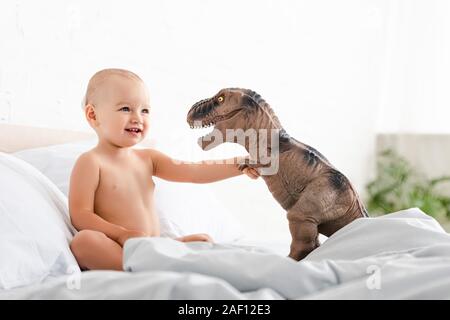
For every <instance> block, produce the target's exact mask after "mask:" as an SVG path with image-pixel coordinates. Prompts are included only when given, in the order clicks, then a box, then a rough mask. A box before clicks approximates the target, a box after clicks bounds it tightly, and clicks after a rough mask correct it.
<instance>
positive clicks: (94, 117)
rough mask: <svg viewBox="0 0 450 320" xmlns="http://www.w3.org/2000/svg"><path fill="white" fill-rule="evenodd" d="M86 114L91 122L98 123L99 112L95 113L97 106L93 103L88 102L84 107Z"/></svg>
mask: <svg viewBox="0 0 450 320" xmlns="http://www.w3.org/2000/svg"><path fill="white" fill-rule="evenodd" d="M84 114H85V116H86V120H87V121H88V122H89V123H90V124H91V125H95V124H97V114H96V113H95V107H94V106H93V105H92V104H90V103H89V104H87V105H86V107H85V108H84Z"/></svg>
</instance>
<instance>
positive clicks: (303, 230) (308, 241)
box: [289, 220, 320, 261]
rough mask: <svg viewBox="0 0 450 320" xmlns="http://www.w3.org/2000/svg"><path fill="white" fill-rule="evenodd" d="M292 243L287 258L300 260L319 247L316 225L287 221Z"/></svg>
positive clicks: (309, 222)
mask: <svg viewBox="0 0 450 320" xmlns="http://www.w3.org/2000/svg"><path fill="white" fill-rule="evenodd" d="M289 230H290V231H291V236H292V242H291V250H290V253H289V257H291V258H292V259H294V260H297V261H299V260H301V259H303V258H304V257H306V256H307V255H308V254H309V253H310V252H311V251H313V250H314V249H316V248H317V247H318V246H319V245H320V242H319V232H318V230H317V223H315V222H312V221H308V220H289Z"/></svg>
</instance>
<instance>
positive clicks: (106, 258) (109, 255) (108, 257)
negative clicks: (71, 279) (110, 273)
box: [70, 230, 123, 271]
mask: <svg viewBox="0 0 450 320" xmlns="http://www.w3.org/2000/svg"><path fill="white" fill-rule="evenodd" d="M70 249H71V250H72V253H73V255H74V256H75V258H76V259H77V262H78V264H79V265H80V267H81V268H87V269H89V270H96V269H100V270H120V271H123V267H122V247H121V246H120V245H119V244H118V243H117V242H115V241H114V240H111V239H110V238H108V237H107V236H106V235H105V234H103V233H102V232H98V231H94V230H82V231H80V232H78V233H77V234H76V235H75V237H74V238H73V240H72V242H71V243H70Z"/></svg>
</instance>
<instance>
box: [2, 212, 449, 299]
mask: <svg viewBox="0 0 450 320" xmlns="http://www.w3.org/2000/svg"><path fill="white" fill-rule="evenodd" d="M124 268H125V269H126V270H127V271H129V272H112V271H88V272H83V273H82V275H81V276H80V275H78V278H77V275H76V274H75V275H72V276H65V277H60V278H57V279H54V280H51V281H47V282H45V283H43V284H39V285H35V286H32V287H25V288H20V289H14V290H11V291H9V292H0V298H10V299H16V298H21V299H36V298H37V299H53V298H57V299H72V298H76V299H105V298H106V299H429V298H430V299H431V298H432V299H450V235H449V234H447V233H445V232H444V231H443V230H442V228H441V227H440V226H439V224H438V223H437V222H436V221H435V220H433V219H431V218H430V217H428V216H427V215H425V214H424V213H422V212H421V211H420V210H418V209H410V210H405V211H401V212H398V213H394V214H391V215H387V216H383V217H378V218H368V219H359V220H357V221H354V222H353V223H351V224H350V225H348V226H346V227H344V228H343V229H341V230H339V231H338V232H337V233H335V234H334V235H333V236H331V237H330V238H329V239H328V240H327V241H326V242H325V243H324V244H323V245H322V246H321V247H320V248H318V249H316V250H315V251H314V252H313V253H311V254H310V255H309V256H308V257H307V258H306V259H305V260H303V261H301V262H295V261H293V260H291V259H289V258H287V257H284V256H282V255H279V254H275V253H273V252H271V251H268V250H265V249H263V248H258V247H248V246H246V247H243V246H236V245H223V244H214V245H211V244H207V243H181V242H177V241H174V240H171V239H167V238H136V239H130V240H128V241H127V242H126V245H125V252H124Z"/></svg>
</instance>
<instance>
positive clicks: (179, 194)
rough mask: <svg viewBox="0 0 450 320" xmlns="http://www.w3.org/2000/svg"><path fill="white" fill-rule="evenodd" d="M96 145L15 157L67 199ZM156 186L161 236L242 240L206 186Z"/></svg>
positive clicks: (73, 145) (45, 149)
mask: <svg viewBox="0 0 450 320" xmlns="http://www.w3.org/2000/svg"><path fill="white" fill-rule="evenodd" d="M153 144H154V142H153ZM95 145H96V142H95V141H84V142H77V143H67V144H61V145H54V146H49V147H43V148H36V149H27V150H23V151H20V152H16V153H14V155H15V156H17V157H19V158H21V159H23V160H25V161H26V162H28V163H30V164H31V165H33V166H35V167H36V168H37V169H39V170H40V171H41V172H42V173H43V174H44V175H46V176H47V177H48V178H49V179H50V180H52V181H53V182H54V183H55V184H56V186H58V188H59V189H60V190H61V191H62V192H64V193H65V194H66V196H67V194H68V190H69V180H70V174H71V171H72V168H73V166H74V164H75V161H76V159H77V158H78V156H79V155H80V154H82V153H83V152H86V151H87V150H89V149H91V148H92V147H94V146H95ZM155 184H156V188H155V206H156V210H157V213H158V215H159V216H160V219H161V235H162V236H166V237H172V238H174V237H178V236H182V235H187V234H192V233H208V234H209V235H210V236H211V237H212V238H213V240H215V241H217V242H231V241H234V240H237V239H239V238H241V237H242V236H243V231H242V228H241V226H240V224H239V222H238V221H237V220H236V218H234V216H233V215H232V214H230V213H229V212H228V211H226V210H225V209H224V208H223V207H222V205H221V204H220V202H219V201H218V200H217V198H216V197H215V196H214V194H213V193H212V192H211V190H210V189H209V188H208V186H207V185H200V184H182V183H174V182H167V181H164V180H160V179H157V178H155Z"/></svg>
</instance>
